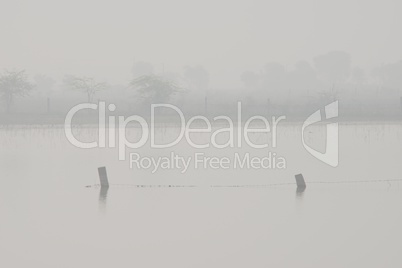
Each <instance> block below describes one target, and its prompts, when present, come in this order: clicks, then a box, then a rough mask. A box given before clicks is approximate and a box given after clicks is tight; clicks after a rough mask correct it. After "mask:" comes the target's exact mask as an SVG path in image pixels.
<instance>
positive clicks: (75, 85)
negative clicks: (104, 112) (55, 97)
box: [64, 75, 107, 102]
mask: <svg viewBox="0 0 402 268" xmlns="http://www.w3.org/2000/svg"><path fill="white" fill-rule="evenodd" d="M64 83H65V84H66V86H68V87H69V88H71V89H73V90H77V91H80V92H82V93H84V94H86V95H87V99H88V102H92V101H93V98H94V97H95V95H96V93H97V92H99V91H101V90H105V89H106V88H107V84H106V83H104V82H96V81H95V79H93V78H90V77H77V76H72V75H70V76H66V77H65V78H64Z"/></svg>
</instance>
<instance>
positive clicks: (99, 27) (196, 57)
mask: <svg viewBox="0 0 402 268" xmlns="http://www.w3.org/2000/svg"><path fill="white" fill-rule="evenodd" d="M401 7H402V3H401V2H400V1H396V0H395V1H393V0H386V1H364V0H355V1H346V0H342V1H313V0H309V1H297V0H289V1H250V0H248V1H228V0H225V1H210V0H207V1H184V0H171V1H162V0H157V1H142V0H141V1H99V0H98V1H95V0H90V1H82V0H80V1H78V0H71V1H51V0H38V1H28V0H23V1H16V0H13V1H11V0H2V1H1V8H0V32H1V40H0V69H1V70H3V69H5V68H6V69H10V68H16V69H26V70H27V71H28V72H29V73H31V74H37V73H44V74H47V75H49V76H52V77H54V78H56V79H60V78H61V77H62V76H64V75H65V74H82V75H88V76H93V77H96V78H99V79H104V80H106V81H108V82H111V83H126V82H127V81H128V80H129V79H130V78H131V73H130V70H131V67H132V65H133V62H134V61H148V62H151V63H152V64H153V65H154V66H155V69H156V71H158V72H162V71H163V70H165V71H169V72H181V71H182V70H183V67H184V66H185V65H195V64H201V65H203V66H204V67H205V68H206V69H208V71H209V72H210V77H211V86H216V87H232V86H236V85H238V84H239V83H240V82H239V81H240V74H241V73H242V72H243V71H245V70H258V69H260V68H261V66H263V65H264V64H265V63H267V62H273V61H277V62H280V63H282V64H284V65H285V66H286V67H287V68H292V66H293V65H294V64H295V63H296V62H297V61H299V60H308V61H310V62H311V61H312V58H313V57H315V56H317V55H319V54H323V53H326V52H328V51H331V50H341V51H346V52H349V53H350V54H351V55H352V65H353V66H360V67H362V68H365V69H370V68H373V67H375V66H378V65H381V64H384V63H389V62H394V61H397V60H400V59H402V50H401V47H402V37H401V34H400V26H401V25H402V18H401V17H400V16H399V14H398V13H397V12H398V11H399V10H401Z"/></svg>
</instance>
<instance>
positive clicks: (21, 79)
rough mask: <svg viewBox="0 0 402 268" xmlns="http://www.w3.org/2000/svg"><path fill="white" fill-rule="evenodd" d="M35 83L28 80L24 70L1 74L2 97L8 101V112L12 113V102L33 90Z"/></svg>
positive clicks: (0, 87)
mask: <svg viewBox="0 0 402 268" xmlns="http://www.w3.org/2000/svg"><path fill="white" fill-rule="evenodd" d="M32 88H33V85H32V84H31V83H29V82H28V77H27V75H26V73H25V71H24V70H22V71H5V72H4V73H3V74H1V75H0V98H1V99H2V100H3V101H4V102H5V103H6V110H7V113H10V108H11V104H12V103H13V102H14V99H15V98H16V97H25V96H27V95H28V93H29V92H30V91H31V90H32Z"/></svg>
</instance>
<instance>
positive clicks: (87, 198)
mask: <svg viewBox="0 0 402 268" xmlns="http://www.w3.org/2000/svg"><path fill="white" fill-rule="evenodd" d="M300 129H301V128H300V126H299V125H298V124H297V123H294V124H293V123H289V124H286V125H283V126H282V127H281V128H279V129H278V141H277V147H276V148H268V149H252V148H250V147H247V146H242V147H241V148H225V149H216V148H207V149H191V148H190V147H189V146H188V144H187V143H186V142H181V143H180V144H179V145H178V146H176V147H174V148H167V149H151V148H150V146H148V145H147V146H144V147H143V148H139V149H129V150H128V152H127V158H126V160H124V161H119V160H118V151H117V148H97V149H79V148H76V147H74V146H73V145H71V144H70V143H69V142H68V140H67V139H66V136H65V133H64V128H63V127H62V126H46V127H45V126H7V127H3V128H1V130H0V147H1V150H0V159H1V161H0V165H1V166H0V172H1V176H0V182H1V185H2V186H1V187H0V215H1V217H0V218H1V222H0V252H1V258H0V266H1V267H400V266H401V265H402V258H401V256H400V248H401V246H400V245H401V241H402V231H401V228H400V226H401V224H402V214H401V204H402V181H401V179H402V175H401V174H402V168H401V165H400V163H401V157H400V156H401V155H402V147H401V146H398V145H399V144H401V141H402V126H401V125H400V124H399V123H370V124H366V123H342V124H340V126H339V166H338V167H336V168H334V167H330V166H328V165H326V164H324V163H322V162H321V161H319V160H317V159H316V158H314V157H313V156H312V155H310V154H309V153H308V152H307V151H306V150H305V149H304V148H303V145H302V142H301V132H300ZM138 131H139V130H138V129H136V128H132V129H128V130H127V131H126V134H127V137H130V138H132V139H135V138H136V137H138ZM323 132H325V128H324V127H322V128H321V127H320V126H318V127H317V128H316V129H311V131H309V132H308V133H309V134H306V137H305V140H306V142H307V143H308V144H309V145H310V146H314V147H315V148H322V147H323V144H324V142H325V141H324V140H322V139H320V138H317V137H322V136H323V137H325V135H321V134H323ZM74 133H75V136H76V137H77V139H80V140H86V141H93V140H96V139H97V135H98V132H97V129H96V128H94V127H90V126H88V127H78V128H76V129H75V132H74ZM175 133H176V129H175V128H174V127H161V128H158V130H157V132H156V135H157V137H159V139H161V140H162V139H163V140H169V139H171V138H172V137H174V136H175ZM197 135H201V134H197ZM315 135H316V136H315ZM193 138H194V140H196V141H197V142H199V143H202V142H204V140H205V139H207V137H204V136H195V137H193ZM252 139H253V140H254V141H255V142H258V141H260V142H261V141H263V140H264V139H267V140H270V138H269V137H266V136H264V135H263V134H255V135H254V136H252ZM313 141H314V142H313ZM269 152H271V153H275V154H276V157H277V158H278V157H282V158H283V159H284V160H285V162H286V165H285V167H283V168H273V167H272V166H271V168H253V167H249V168H247V167H246V166H242V167H239V166H237V168H234V167H233V166H229V168H227V169H222V168H218V169H214V168H213V167H210V166H206V167H205V166H199V167H198V168H195V167H194V164H193V161H194V155H195V154H196V153H200V154H203V155H204V156H206V157H213V156H220V157H224V156H226V157H228V158H229V160H230V161H232V160H233V161H235V155H236V154H239V156H240V157H244V155H245V154H246V153H249V154H250V157H254V156H258V157H264V156H267V157H268V153H269ZM130 153H136V154H138V155H140V156H141V157H145V156H146V157H167V158H170V157H171V155H172V153H173V154H174V155H178V156H181V157H192V160H191V161H190V162H191V163H192V164H190V165H189V166H188V168H187V169H186V170H185V172H182V171H183V170H182V169H181V168H180V167H179V168H168V167H166V168H165V169H162V168H159V169H157V170H156V171H155V172H153V170H154V169H152V168H143V167H142V168H138V167H137V166H136V165H135V164H134V165H131V168H130V158H129V154H130ZM271 157H272V155H271ZM267 161H268V160H267ZM271 161H272V159H271ZM101 166H106V168H107V172H108V177H109V182H110V184H111V185H110V187H109V188H108V189H101V188H100V187H99V186H98V185H97V184H99V179H98V173H97V168H98V167H101ZM298 173H302V174H303V175H304V178H305V180H306V183H307V188H306V190H305V191H304V192H297V190H296V185H295V180H294V175H295V174H298ZM85 186H91V187H85Z"/></svg>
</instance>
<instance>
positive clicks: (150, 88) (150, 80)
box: [130, 75, 181, 103]
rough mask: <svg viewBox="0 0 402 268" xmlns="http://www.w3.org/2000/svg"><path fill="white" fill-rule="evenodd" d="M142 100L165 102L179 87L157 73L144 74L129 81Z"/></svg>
mask: <svg viewBox="0 0 402 268" xmlns="http://www.w3.org/2000/svg"><path fill="white" fill-rule="evenodd" d="M130 87H132V88H134V89H135V90H137V93H138V95H139V96H140V97H141V98H143V100H144V102H146V103H151V102H166V101H167V100H169V98H170V97H171V96H172V95H173V94H175V93H176V92H178V91H179V90H180V89H181V88H180V87H179V86H178V85H177V84H176V83H175V82H174V81H172V80H170V79H167V78H165V77H162V76H157V75H144V76H140V77H138V78H136V79H133V80H132V81H131V82H130Z"/></svg>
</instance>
